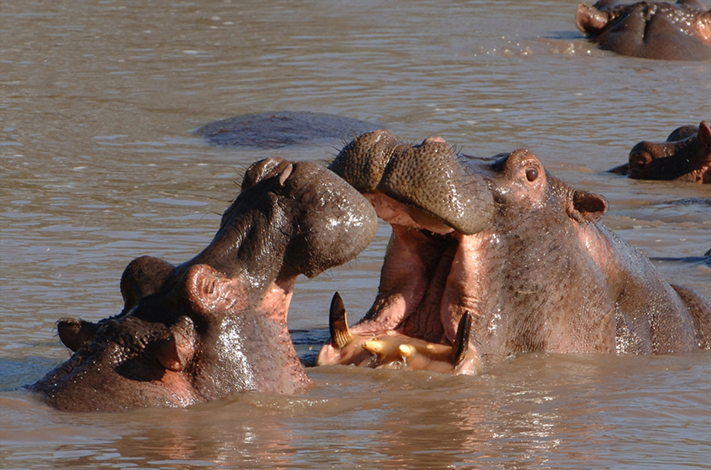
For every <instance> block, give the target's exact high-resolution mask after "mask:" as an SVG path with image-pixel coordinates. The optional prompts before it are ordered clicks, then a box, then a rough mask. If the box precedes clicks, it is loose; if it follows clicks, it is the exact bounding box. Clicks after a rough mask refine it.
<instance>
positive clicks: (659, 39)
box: [575, 0, 711, 61]
mask: <svg viewBox="0 0 711 470" xmlns="http://www.w3.org/2000/svg"><path fill="white" fill-rule="evenodd" d="M616 3H617V2H616V1H614V0H601V1H599V2H597V3H596V4H595V5H593V6H588V5H586V4H584V3H581V4H580V5H578V9H577V11H576V14H575V23H576V25H577V27H578V29H579V30H580V31H582V32H583V33H585V34H586V35H587V36H588V38H589V39H590V40H591V41H592V42H594V43H596V44H598V46H600V48H601V49H605V50H608V51H612V52H615V53H617V54H620V55H626V56H632V57H641V58H645V59H659V60H696V61H703V60H710V59H711V10H709V11H706V8H705V6H704V5H703V4H701V3H700V2H698V1H696V0H679V1H678V2H676V3H665V2H638V3H633V4H627V5H618V4H616Z"/></svg>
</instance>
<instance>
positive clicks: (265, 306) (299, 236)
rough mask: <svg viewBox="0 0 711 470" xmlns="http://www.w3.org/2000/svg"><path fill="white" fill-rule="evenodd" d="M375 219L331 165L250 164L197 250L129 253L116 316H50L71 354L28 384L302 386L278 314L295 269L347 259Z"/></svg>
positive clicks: (186, 388) (96, 388)
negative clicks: (171, 259)
mask: <svg viewBox="0 0 711 470" xmlns="http://www.w3.org/2000/svg"><path fill="white" fill-rule="evenodd" d="M376 227H377V219H376V215H375V211H374V210H373V208H372V206H371V205H370V204H369V203H368V201H366V200H365V199H364V198H363V197H362V196H361V195H360V194H359V193H358V192H357V191H356V190H355V189H353V188H352V187H351V186H349V185H348V184H346V183H345V182H344V181H343V180H342V179H341V178H339V177H337V176H336V175H334V174H333V173H331V172H330V171H328V170H326V169H324V168H321V167H319V166H318V165H316V164H315V163H308V162H303V163H293V164H292V163H289V162H288V161H286V160H283V159H272V158H270V159H266V160H262V161H260V162H257V163H255V164H254V165H252V166H251V167H250V168H249V170H248V171H247V173H246V174H245V177H244V181H243V183H242V192H241V193H240V195H239V196H238V197H237V199H236V200H235V201H234V203H233V204H232V205H231V206H230V207H229V208H228V209H227V211H226V212H225V214H224V215H223V216H222V222H221V224H220V229H219V231H218V232H217V234H216V235H215V238H214V239H213V241H212V242H211V243H210V245H209V246H208V247H207V248H206V249H205V250H204V251H203V252H202V253H200V254H199V255H197V256H196V257H195V258H193V259H192V260H190V261H188V262H187V263H184V264H182V265H179V266H175V267H174V266H172V265H170V264H168V263H167V262H165V261H162V260H160V259H157V258H152V257H148V256H144V257H141V258H137V259H135V260H133V261H132V262H131V263H130V264H129V265H128V267H127V268H126V270H125V271H124V273H123V276H122V278H121V293H122V294H123V298H124V301H125V305H124V309H123V312H122V313H121V314H120V315H118V316H116V317H113V318H109V319H105V320H102V321H100V322H98V323H96V324H94V323H89V322H85V321H82V320H73V319H65V320H61V321H60V322H59V325H58V331H59V336H60V339H61V340H62V342H63V343H64V344H65V345H66V346H68V347H69V348H70V349H72V350H73V351H75V354H74V355H73V356H72V357H71V358H70V359H69V360H68V361H67V362H65V363H64V364H61V365H60V366H58V367H57V368H56V369H55V370H53V371H52V372H50V373H49V374H48V375H47V376H46V377H44V378H43V379H42V380H40V381H39V382H37V383H36V384H34V385H33V386H32V389H33V390H35V391H39V392H41V393H43V394H44V395H45V397H46V401H47V403H48V404H49V405H51V406H53V407H56V408H59V409H62V410H72V411H93V410H103V411H111V410H125V409H129V408H134V407H142V406H173V407H182V406H187V405H191V404H194V403H199V402H203V401H207V400H212V399H217V398H221V397H224V396H226V395H228V394H230V393H233V392H240V391H246V390H258V391H265V392H276V393H291V392H295V391H298V390H300V389H303V388H304V387H306V386H307V385H308V384H309V379H308V378H307V377H306V375H305V374H304V371H303V368H302V366H301V363H300V362H299V358H298V357H297V355H296V353H295V351H294V348H293V345H292V343H291V338H290V337H289V332H288V330H287V324H286V317H287V311H288V309H289V302H290V300H291V295H292V291H293V288H294V283H295V281H296V277H297V276H298V275H299V274H305V275H306V276H308V277H313V276H316V275H317V274H319V273H321V272H323V271H324V270H326V269H329V268H331V267H333V266H336V265H340V264H342V263H345V262H347V261H349V260H350V259H352V258H354V257H355V256H356V255H357V254H358V253H360V251H362V250H363V249H364V248H365V247H366V246H367V245H368V244H369V243H370V241H371V240H372V238H373V237H374V235H375V230H376Z"/></svg>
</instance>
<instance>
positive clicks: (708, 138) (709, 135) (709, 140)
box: [696, 121, 711, 151]
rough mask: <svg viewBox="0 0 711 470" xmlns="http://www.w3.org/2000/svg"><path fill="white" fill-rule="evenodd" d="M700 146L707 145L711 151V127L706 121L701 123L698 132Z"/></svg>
mask: <svg viewBox="0 0 711 470" xmlns="http://www.w3.org/2000/svg"><path fill="white" fill-rule="evenodd" d="M696 138H697V139H698V141H699V146H700V147H706V148H707V149H709V151H711V127H709V125H708V124H706V123H705V122H704V121H701V124H699V132H698V134H696Z"/></svg>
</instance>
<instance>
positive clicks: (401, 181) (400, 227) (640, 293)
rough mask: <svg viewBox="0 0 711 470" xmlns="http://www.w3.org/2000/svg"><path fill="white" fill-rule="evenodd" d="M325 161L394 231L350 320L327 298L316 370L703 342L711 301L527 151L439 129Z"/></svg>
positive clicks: (455, 366) (358, 142)
mask: <svg viewBox="0 0 711 470" xmlns="http://www.w3.org/2000/svg"><path fill="white" fill-rule="evenodd" d="M329 168H330V169H331V170H333V171H334V172H335V173H336V174H338V175H340V176H342V177H343V178H344V179H345V180H346V181H348V182H349V183H350V184H352V185H353V187H355V188H356V189H357V190H358V191H360V192H361V193H362V194H363V195H364V196H365V197H366V198H367V199H368V200H369V201H370V202H371V203H372V204H373V207H375V210H376V212H377V214H378V217H380V218H381V219H383V220H384V221H387V222H389V223H390V225H391V226H392V236H391V238H390V242H389V244H388V247H387V252H386V254H385V260H384V263H383V267H382V271H381V276H380V285H379V288H378V293H377V296H376V298H375V301H374V303H373V305H372V307H371V308H370V310H369V311H368V312H367V313H366V314H365V316H364V317H363V318H362V319H361V320H360V321H359V322H358V323H357V324H355V325H354V326H350V327H349V326H348V322H347V317H346V308H345V306H344V305H343V301H342V300H341V298H340V295H335V296H334V298H333V301H332V303H331V310H330V314H329V327H330V332H331V338H330V339H329V341H328V342H327V344H325V345H324V346H323V347H322V349H321V350H320V352H319V355H318V359H317V364H318V365H333V364H355V365H358V366H363V367H375V368H395V369H424V370H431V371H439V372H447V373H456V374H460V373H461V374H475V373H478V372H480V371H482V370H487V369H488V368H490V367H492V366H493V365H495V364H497V363H501V362H502V361H504V360H506V359H507V358H509V357H513V356H515V355H517V354H519V353H525V352H535V351H539V352H551V353H634V354H664V353H673V352H684V351H691V350H695V349H698V348H709V346H710V345H711V302H710V301H709V300H708V299H706V298H704V297H703V296H702V295H700V294H698V293H696V292H695V291H693V290H691V289H689V288H686V287H683V286H680V285H670V284H668V283H667V282H666V281H665V280H664V279H662V278H661V276H660V274H659V273H658V272H657V271H656V270H655V268H654V267H653V265H652V264H651V263H650V261H649V260H648V259H647V258H645V257H644V256H643V255H642V254H641V253H640V252H639V251H637V250H636V249H635V248H633V247H632V246H630V245H629V244H627V243H625V242H624V241H622V240H620V239H619V238H618V237H617V236H615V234H614V233H612V232H611V231H609V230H608V229H606V228H605V227H604V226H603V225H601V224H600V223H599V220H600V218H601V217H602V216H603V214H604V213H605V211H606V210H607V207H608V204H607V201H606V199H605V198H604V197H603V196H601V195H598V194H595V193H591V192H587V191H583V190H579V189H575V188H572V187H570V186H568V185H567V184H565V183H564V182H562V181H561V180H559V179H557V178H556V177H554V176H553V175H551V174H550V173H549V172H548V171H547V170H546V169H545V168H544V166H543V164H542V163H541V160H540V159H539V158H538V157H537V156H536V155H534V154H533V153H531V152H530V151H527V150H524V149H519V150H516V151H514V152H511V153H507V154H501V155H497V156H495V157H492V158H475V157H465V156H462V155H457V154H455V152H454V150H453V148H452V146H450V145H449V144H447V143H446V142H445V141H444V140H443V139H441V138H438V137H429V138H427V139H425V140H424V141H423V142H422V143H421V144H418V145H410V144H404V143H402V142H401V141H400V140H399V139H397V138H396V137H395V136H394V135H393V134H391V133H390V132H388V131H376V132H373V133H368V134H365V135H362V136H359V137H358V138H356V139H354V140H353V141H352V142H350V143H349V144H348V145H346V146H345V147H344V148H343V150H342V151H341V152H340V153H339V154H338V156H337V157H336V158H335V160H334V161H333V162H332V163H331V165H330V166H329ZM337 294H338V293H337Z"/></svg>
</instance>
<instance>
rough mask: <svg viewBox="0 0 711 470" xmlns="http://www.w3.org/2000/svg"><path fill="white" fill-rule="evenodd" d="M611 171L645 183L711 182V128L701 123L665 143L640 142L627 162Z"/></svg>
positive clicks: (671, 136) (676, 131)
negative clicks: (675, 181)
mask: <svg viewBox="0 0 711 470" xmlns="http://www.w3.org/2000/svg"><path fill="white" fill-rule="evenodd" d="M609 171H610V172H611V173H617V174H619V175H627V176H629V177H630V178H636V179H642V180H677V181H688V182H692V183H707V184H708V183H711V128H709V125H708V124H706V123H705V122H704V121H701V124H699V126H698V127H696V126H682V127H679V128H678V129H675V130H674V131H673V132H672V133H671V134H669V137H668V138H667V141H666V142H664V143H654V142H647V141H643V142H640V143H638V144H637V145H635V146H634V147H632V150H631V151H630V155H629V162H628V163H626V164H624V165H620V166H617V167H615V168H612V169H611V170H609Z"/></svg>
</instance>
